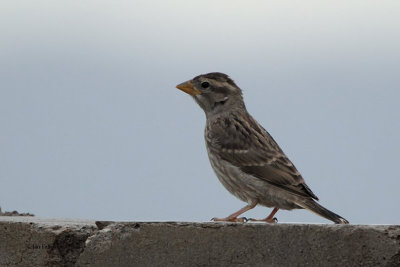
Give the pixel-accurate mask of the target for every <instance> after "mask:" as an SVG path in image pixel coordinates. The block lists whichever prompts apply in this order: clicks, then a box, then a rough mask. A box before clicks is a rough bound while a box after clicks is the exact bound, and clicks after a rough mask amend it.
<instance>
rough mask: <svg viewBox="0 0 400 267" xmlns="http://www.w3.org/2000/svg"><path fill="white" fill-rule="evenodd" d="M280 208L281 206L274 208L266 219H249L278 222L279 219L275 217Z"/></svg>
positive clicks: (252, 220)
mask: <svg viewBox="0 0 400 267" xmlns="http://www.w3.org/2000/svg"><path fill="white" fill-rule="evenodd" d="M278 210H279V208H274V209H273V210H272V212H271V214H270V215H268V217H267V218H265V219H261V220H257V219H251V218H250V219H249V221H251V222H267V223H276V222H277V221H278V220H277V219H276V218H274V216H275V213H277V212H278Z"/></svg>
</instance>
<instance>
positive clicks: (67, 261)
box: [0, 217, 400, 266]
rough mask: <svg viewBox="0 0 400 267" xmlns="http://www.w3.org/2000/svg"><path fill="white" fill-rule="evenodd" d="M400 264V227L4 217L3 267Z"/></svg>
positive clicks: (0, 230) (0, 232) (0, 229)
mask: <svg viewBox="0 0 400 267" xmlns="http://www.w3.org/2000/svg"><path fill="white" fill-rule="evenodd" d="M340 265H341V266H400V226H399V225H371V226H366V225H331V224H329V225H315V224H274V225H269V224H250V223H246V224H234V223H183V222H154V223H153V222H95V221H77V220H54V219H41V218H36V217H0V266H340Z"/></svg>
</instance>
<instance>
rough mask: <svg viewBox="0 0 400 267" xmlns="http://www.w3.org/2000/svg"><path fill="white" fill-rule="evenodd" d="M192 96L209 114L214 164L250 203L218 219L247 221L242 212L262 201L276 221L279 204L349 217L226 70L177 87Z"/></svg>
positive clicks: (235, 192)
mask: <svg viewBox="0 0 400 267" xmlns="http://www.w3.org/2000/svg"><path fill="white" fill-rule="evenodd" d="M176 87H177V88H178V89H180V90H182V91H184V92H186V93H188V94H189V95H191V96H192V97H193V98H194V100H195V101H196V102H197V103H198V104H199V106H200V107H201V108H202V109H203V110H204V112H205V114H206V118H207V122H206V128H205V133H204V135H205V141H206V147H207V152H208V156H209V159H210V163H211V166H212V168H213V169H214V171H215V173H216V175H217V177H218V179H219V180H220V182H221V183H222V184H223V185H224V187H225V188H226V189H227V190H228V191H229V192H230V193H232V194H233V195H235V196H236V197H238V198H239V199H241V200H242V201H244V202H247V206H245V207H244V208H242V209H240V210H239V211H237V212H235V213H233V214H231V215H229V216H228V217H226V218H213V220H214V221H229V222H246V221H247V219H246V218H244V217H240V218H239V217H238V216H240V215H241V214H242V213H244V212H246V211H248V210H250V209H252V208H254V207H255V206H256V205H262V206H266V207H270V208H273V210H272V212H271V214H270V215H269V216H268V217H266V218H265V219H261V220H257V219H249V221H262V222H268V223H272V222H276V221H277V220H276V218H275V217H274V216H275V214H276V212H277V211H278V210H279V209H284V210H292V209H307V210H309V211H312V212H314V213H316V214H318V215H320V216H322V217H324V218H326V219H328V220H331V221H333V222H335V223H338V224H347V223H349V222H348V221H347V220H346V219H344V218H342V217H341V216H339V215H337V214H335V213H333V212H332V211H330V210H328V209H326V208H324V207H323V206H321V205H320V204H318V203H317V202H316V201H317V200H318V197H317V196H316V195H315V194H314V193H313V192H312V191H311V189H310V188H309V187H308V186H307V184H306V183H305V181H304V179H303V177H302V176H301V174H300V173H299V172H298V171H297V169H296V167H295V166H294V165H293V163H292V162H291V161H290V160H289V159H288V158H287V156H286V155H285V154H284V153H283V151H282V149H281V148H280V147H279V146H278V144H277V143H276V142H275V140H274V139H273V138H272V136H271V135H270V134H269V133H268V132H267V131H266V130H265V129H264V128H263V127H262V126H261V125H260V124H258V122H257V121H256V120H255V119H253V117H252V116H251V115H250V114H249V113H248V112H247V110H246V106H245V104H244V101H243V96H242V90H241V89H240V88H239V87H238V86H237V85H236V84H235V83H234V81H233V80H232V79H231V78H230V77H229V76H228V75H226V74H223V73H219V72H213V73H208V74H204V75H199V76H197V77H195V78H193V79H192V80H189V81H187V82H184V83H181V84H179V85H177V86H176Z"/></svg>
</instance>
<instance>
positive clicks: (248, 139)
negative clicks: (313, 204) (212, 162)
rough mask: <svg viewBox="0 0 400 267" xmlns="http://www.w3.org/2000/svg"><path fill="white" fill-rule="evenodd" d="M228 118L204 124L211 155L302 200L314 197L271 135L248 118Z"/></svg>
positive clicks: (239, 116) (247, 116) (238, 116)
mask: <svg viewBox="0 0 400 267" xmlns="http://www.w3.org/2000/svg"><path fill="white" fill-rule="evenodd" d="M243 116H245V117H241V115H236V116H229V117H225V118H219V119H216V120H213V121H212V122H210V123H209V124H208V125H207V129H206V142H207V145H208V147H209V149H210V150H211V151H212V153H214V154H216V155H218V156H219V157H220V158H221V159H223V160H225V161H228V162H229V163H231V164H233V165H234V166H236V167H239V168H240V169H241V170H242V171H243V172H245V173H248V174H251V175H253V176H255V177H257V178H259V179H263V180H265V181H266V182H268V183H270V184H271V185H274V186H277V187H279V188H282V189H284V190H286V191H289V192H291V193H294V194H296V195H299V196H303V197H312V198H314V199H317V200H318V197H317V196H316V195H315V194H314V193H313V192H312V191H311V189H310V188H309V187H308V186H307V185H306V183H305V182H304V179H303V177H302V176H301V174H300V173H299V172H298V171H297V169H296V167H295V166H294V165H293V163H292V162H291V161H290V160H289V159H288V158H287V157H286V155H285V154H284V153H283V151H282V150H281V148H280V147H279V146H278V144H277V143H276V142H275V140H274V139H273V138H272V136H271V135H270V134H269V133H268V132H267V131H266V130H265V129H264V128H262V126H260V125H259V124H258V123H257V122H256V121H255V120H254V119H253V118H252V117H251V116H250V115H248V114H246V115H243Z"/></svg>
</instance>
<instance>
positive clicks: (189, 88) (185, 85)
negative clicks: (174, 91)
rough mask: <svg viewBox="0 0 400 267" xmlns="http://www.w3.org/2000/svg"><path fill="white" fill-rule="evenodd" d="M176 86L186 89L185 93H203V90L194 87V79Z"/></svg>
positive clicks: (193, 94) (192, 94)
mask: <svg viewBox="0 0 400 267" xmlns="http://www.w3.org/2000/svg"><path fill="white" fill-rule="evenodd" d="M176 88H178V89H180V90H182V91H184V92H185V93H187V94H189V95H191V96H195V95H199V94H201V92H200V91H199V90H197V89H196V88H194V86H193V82H192V80H190V81H187V82H184V83H181V84H178V85H177V86H176Z"/></svg>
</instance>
